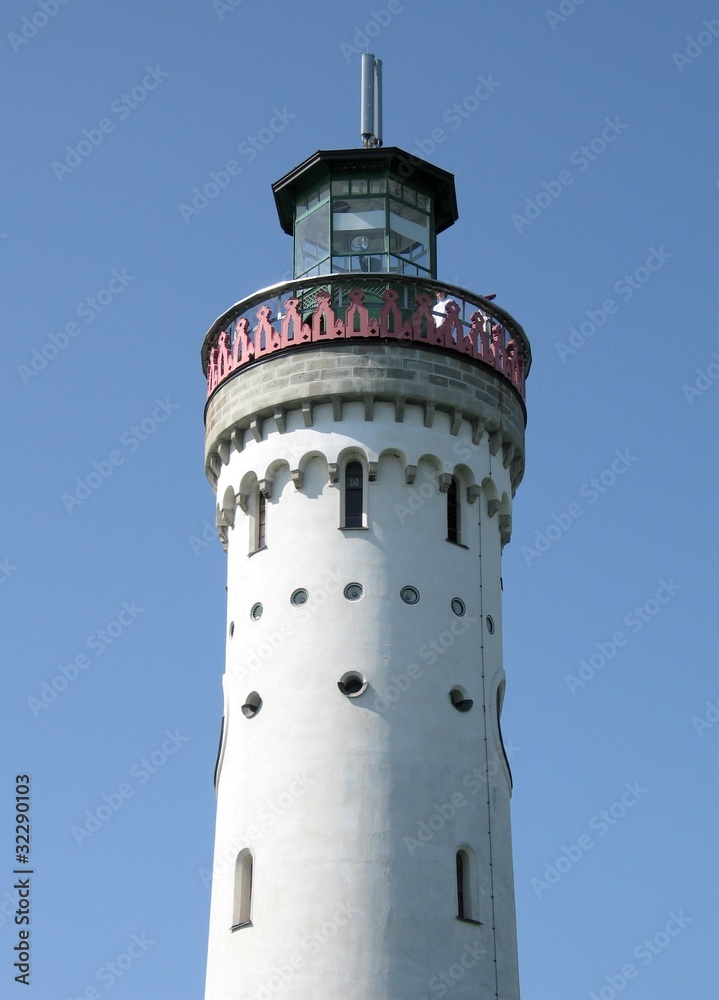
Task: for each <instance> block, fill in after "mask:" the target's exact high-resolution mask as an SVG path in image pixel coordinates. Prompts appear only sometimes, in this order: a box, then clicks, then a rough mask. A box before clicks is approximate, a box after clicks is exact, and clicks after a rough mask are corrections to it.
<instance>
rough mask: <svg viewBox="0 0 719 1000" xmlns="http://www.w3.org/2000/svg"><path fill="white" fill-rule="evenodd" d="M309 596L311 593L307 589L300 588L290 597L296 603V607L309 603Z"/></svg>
mask: <svg viewBox="0 0 719 1000" xmlns="http://www.w3.org/2000/svg"><path fill="white" fill-rule="evenodd" d="M309 597H310V595H309V594H308V593H307V591H306V590H303V589H302V588H300V589H299V590H295V591H294V593H293V594H292V597H291V598H290V601H291V602H292V603H293V604H294V606H295V607H296V608H301V607H302V605H303V604H307V601H308V600H309Z"/></svg>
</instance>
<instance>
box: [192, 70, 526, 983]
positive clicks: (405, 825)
mask: <svg viewBox="0 0 719 1000" xmlns="http://www.w3.org/2000/svg"><path fill="white" fill-rule="evenodd" d="M370 58H371V57H370ZM362 131H363V133H364V136H363V138H364V140H365V144H366V148H363V149H357V150H329V151H320V152H317V153H315V154H314V155H313V156H311V157H310V158H309V159H307V160H306V161H305V162H304V163H302V164H300V165H299V166H298V167H296V168H295V169H294V170H292V171H291V172H290V173H288V174H287V175H286V176H284V177H283V178H282V179H281V180H279V181H278V182H277V183H276V184H275V185H274V186H273V190H274V195H275V200H276V204H277V209H278V212H279V218H280V224H281V226H282V228H283V230H284V231H285V232H286V233H288V234H290V235H292V237H293V239H294V258H293V259H294V277H293V278H292V279H291V280H290V281H287V282H283V283H282V284H279V285H274V286H272V287H269V288H266V289H263V290H262V291H259V292H256V293H254V294H252V295H250V296H248V297H246V298H243V299H241V300H240V301H239V302H238V303H237V304H236V305H234V306H232V308H231V309H229V310H228V311H227V312H225V313H224V314H223V315H222V316H221V317H220V318H219V319H218V320H217V321H216V322H215V323H214V324H213V325H212V327H211V329H210V331H209V333H208V334H207V336H206V338H205V342H204V345H203V351H202V358H203V366H204V371H205V374H206V376H207V385H208V400H207V407H206V411H205V423H206V451H205V467H206V471H207V475H208V478H209V479H210V482H211V484H212V486H213V487H214V488H215V490H216V493H217V525H218V531H219V534H220V537H221V539H222V541H223V545H224V547H225V549H226V551H227V558H228V572H227V655H226V666H225V674H224V677H223V690H224V718H223V723H222V734H221V738H220V749H219V754H218V759H217V767H216V771H215V787H216V791H217V828H216V843H215V858H214V865H213V884H212V903H211V916H210V936H209V954H208V968H207V986H206V994H205V997H206V1000H269V998H272V997H286V998H288V1000H325V998H326V1000H422V998H432V997H442V996H444V995H446V994H449V996H450V997H451V998H452V1000H480V998H481V1000H485V998H491V997H494V998H497V1000H517V998H518V997H519V979H518V970H517V953H516V930H515V910H514V888H513V874H512V848H511V832H510V810H509V800H510V794H511V784H512V780H511V774H510V768H509V762H508V760H507V757H506V754H505V750H504V746H503V742H502V735H501V729H500V716H501V710H502V699H503V697H504V687H505V675H504V670H503V666H502V607H501V590H502V587H501V553H502V548H503V546H504V544H505V543H506V542H507V541H508V540H509V537H510V532H511V523H512V497H513V495H514V492H515V490H516V487H517V485H518V484H519V482H520V480H521V478H522V473H523V467H524V427H525V421H526V411H525V405H524V380H525V376H526V374H527V372H528V370H529V366H530V349H529V343H528V341H527V338H526V336H525V334H524V332H523V331H522V328H521V327H520V326H519V325H518V324H517V323H516V322H515V321H514V320H513V319H512V318H511V316H509V315H508V314H507V313H506V312H505V311H504V310H502V309H501V308H499V307H498V306H496V305H495V304H494V303H493V302H490V301H488V300H487V299H485V298H483V297H481V296H479V295H477V294H475V293H473V292H471V291H468V290H466V289H464V288H457V287H453V286H450V285H447V284H446V283H444V282H441V281H438V280H437V257H436V235H437V234H438V233H440V232H442V230H444V229H447V228H448V227H449V226H450V225H452V224H453V223H454V222H455V221H456V219H457V207H456V199H455V188H454V179H453V177H452V175H450V174H449V173H447V172H445V171H444V170H441V169H439V168H437V167H435V166H433V165H431V164H429V163H426V162H424V161H421V160H418V159H417V158H416V157H413V156H410V155H409V154H407V153H404V152H403V151H402V150H400V149H397V148H392V147H384V148H383V147H382V146H381V141H380V139H379V128H378V127H377V118H375V120H374V127H369V126H367V125H366V124H365V123H363V128H362Z"/></svg>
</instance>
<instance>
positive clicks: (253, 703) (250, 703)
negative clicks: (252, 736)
mask: <svg viewBox="0 0 719 1000" xmlns="http://www.w3.org/2000/svg"><path fill="white" fill-rule="evenodd" d="M261 708H262V698H260V696H259V695H258V693H257V692H256V691H251V692H250V694H248V695H247V698H245V704H244V705H243V706H242V714H243V715H244V717H245V718H246V719H254V717H255V716H256V715H257V713H258V712H259V710H260V709H261Z"/></svg>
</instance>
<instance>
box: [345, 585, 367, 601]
mask: <svg viewBox="0 0 719 1000" xmlns="http://www.w3.org/2000/svg"><path fill="white" fill-rule="evenodd" d="M363 594H364V587H363V586H362V584H361V583H348V584H347V586H346V587H345V597H346V598H347V600H348V601H359V599H360V597H362V595H363Z"/></svg>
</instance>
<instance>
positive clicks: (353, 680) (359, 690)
mask: <svg viewBox="0 0 719 1000" xmlns="http://www.w3.org/2000/svg"><path fill="white" fill-rule="evenodd" d="M337 687H338V688H339V689H340V691H341V692H342V694H344V695H347V697H348V698H358V697H359V696H360V695H361V694H363V693H364V692H365V691H366V690H367V681H366V680H365V678H364V677H363V676H362V674H358V673H357V671H356V670H348V671H347V673H346V674H342V676H341V677H340V679H339V680H338V681H337Z"/></svg>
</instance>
